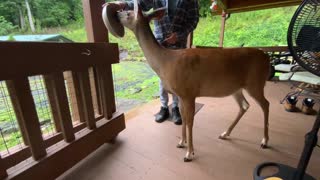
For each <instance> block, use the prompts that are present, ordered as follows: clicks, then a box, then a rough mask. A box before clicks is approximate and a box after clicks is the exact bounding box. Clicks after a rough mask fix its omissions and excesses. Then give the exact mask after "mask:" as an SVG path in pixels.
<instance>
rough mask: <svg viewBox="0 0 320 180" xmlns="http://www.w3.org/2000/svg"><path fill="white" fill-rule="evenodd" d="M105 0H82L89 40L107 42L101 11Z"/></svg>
mask: <svg viewBox="0 0 320 180" xmlns="http://www.w3.org/2000/svg"><path fill="white" fill-rule="evenodd" d="M104 3H105V0H82V5H83V12H84V19H85V24H86V31H87V38H88V41H89V42H109V39H108V30H107V28H106V27H105V26H104V24H103V20H102V16H101V12H102V5H103V4H104Z"/></svg>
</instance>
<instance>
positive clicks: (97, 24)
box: [82, 0, 113, 114]
mask: <svg viewBox="0 0 320 180" xmlns="http://www.w3.org/2000/svg"><path fill="white" fill-rule="evenodd" d="M104 3H105V0H82V5H83V12H84V17H85V25H86V31H87V38H88V42H109V37H108V30H107V28H106V27H105V25H104V23H103V20H102V16H101V12H102V5H103V4H104ZM106 68H107V69H110V71H111V66H108V67H106ZM94 72H96V73H95V74H96V75H97V76H96V80H95V85H96V94H97V102H98V109H99V113H100V114H102V110H103V109H104V107H102V106H103V100H102V99H103V98H102V92H101V90H102V89H101V87H100V85H99V84H98V83H99V80H98V73H97V70H96V69H94ZM111 77H112V75H111ZM112 86H113V84H112Z"/></svg>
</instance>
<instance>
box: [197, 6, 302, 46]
mask: <svg viewBox="0 0 320 180" xmlns="http://www.w3.org/2000/svg"><path fill="white" fill-rule="evenodd" d="M295 10H296V7H288V8H275V9H268V10H260V11H252V12H245V13H238V14H231V16H230V18H229V19H228V20H227V22H226V28H225V38H224V46H226V47H239V46H240V45H242V44H244V46H247V47H248V46H281V45H287V30H288V26H289V23H290V20H291V17H292V16H293V13H294V11H295ZM220 27H221V17H220V16H213V17H212V16H210V17H209V16H208V17H206V18H201V19H200V22H199V24H198V27H197V29H196V30H195V34H194V41H193V42H194V44H195V45H200V46H218V45H219V36H220Z"/></svg>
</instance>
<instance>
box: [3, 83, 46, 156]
mask: <svg viewBox="0 0 320 180" xmlns="http://www.w3.org/2000/svg"><path fill="white" fill-rule="evenodd" d="M7 84H9V86H11V87H12V89H11V90H12V91H13V92H14V94H15V95H16V98H17V99H13V100H14V101H16V102H15V103H16V104H17V108H19V110H18V111H19V112H20V113H21V118H22V121H23V124H24V127H25V131H26V135H27V138H28V142H29V147H30V149H31V152H32V156H33V158H34V159H35V160H38V159H41V158H42V157H44V156H45V155H46V154H47V153H46V149H45V146H44V142H43V139H42V133H41V129H40V123H39V119H38V115H37V112H36V107H35V104H34V100H33V97H32V94H31V90H30V85H29V81H28V78H27V77H25V78H18V79H14V80H10V81H7Z"/></svg>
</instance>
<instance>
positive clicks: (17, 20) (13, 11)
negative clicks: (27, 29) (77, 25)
mask: <svg viewBox="0 0 320 180" xmlns="http://www.w3.org/2000/svg"><path fill="white" fill-rule="evenodd" d="M29 4H30V9H31V13H32V15H33V20H34V21H35V25H36V27H37V31H40V30H41V27H59V26H65V25H68V24H71V23H73V22H75V21H81V20H82V19H83V13H82V3H81V0H64V1H62V0H29ZM0 15H1V16H3V17H4V18H5V19H6V20H7V21H8V22H11V23H12V24H13V25H15V26H17V27H20V29H21V30H24V29H22V26H23V25H22V24H23V22H22V19H24V20H25V24H26V25H28V18H27V9H26V4H25V0H1V3H0Z"/></svg>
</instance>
